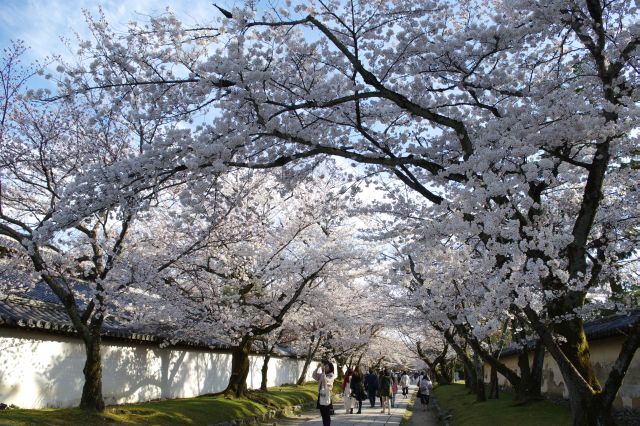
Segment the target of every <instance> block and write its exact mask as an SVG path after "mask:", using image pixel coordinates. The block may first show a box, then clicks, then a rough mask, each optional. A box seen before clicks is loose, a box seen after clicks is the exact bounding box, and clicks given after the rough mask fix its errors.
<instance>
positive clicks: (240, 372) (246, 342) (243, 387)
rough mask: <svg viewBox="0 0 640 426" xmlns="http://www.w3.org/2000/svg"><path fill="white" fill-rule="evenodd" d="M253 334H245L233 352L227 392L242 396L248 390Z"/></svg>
mask: <svg viewBox="0 0 640 426" xmlns="http://www.w3.org/2000/svg"><path fill="white" fill-rule="evenodd" d="M253 339H254V337H253V336H244V337H243V338H242V340H241V341H240V343H239V344H238V346H236V347H235V348H233V351H232V352H231V377H229V384H228V385H227V389H225V391H224V392H225V393H231V394H233V395H235V396H236V397H238V398H240V397H242V396H244V395H245V393H246V391H247V376H248V375H249V351H250V350H251V344H252V343H253Z"/></svg>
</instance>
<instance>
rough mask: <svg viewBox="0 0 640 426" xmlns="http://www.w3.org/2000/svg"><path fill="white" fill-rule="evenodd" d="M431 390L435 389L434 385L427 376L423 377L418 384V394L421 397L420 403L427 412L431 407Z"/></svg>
mask: <svg viewBox="0 0 640 426" xmlns="http://www.w3.org/2000/svg"><path fill="white" fill-rule="evenodd" d="M431 389H433V383H431V379H429V376H427V375H426V374H423V375H422V378H421V379H420V381H419V382H418V394H419V395H420V402H421V403H422V406H423V407H424V409H425V410H426V409H427V407H428V405H429V397H430V395H431Z"/></svg>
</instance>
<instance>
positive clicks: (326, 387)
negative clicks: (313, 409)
mask: <svg viewBox="0 0 640 426" xmlns="http://www.w3.org/2000/svg"><path fill="white" fill-rule="evenodd" d="M312 377H313V380H317V381H318V403H317V404H316V406H317V408H319V409H320V415H321V416H322V426H330V425H331V411H332V410H333V405H332V404H331V391H332V389H333V379H334V378H333V364H331V363H330V362H329V361H322V363H320V364H318V367H317V368H316V370H315V371H314V372H313V374H312Z"/></svg>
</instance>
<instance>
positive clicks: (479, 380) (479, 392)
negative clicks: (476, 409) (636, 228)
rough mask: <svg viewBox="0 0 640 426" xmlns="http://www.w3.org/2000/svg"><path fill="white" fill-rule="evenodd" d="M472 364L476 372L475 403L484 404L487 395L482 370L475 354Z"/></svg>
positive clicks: (481, 365)
mask: <svg viewBox="0 0 640 426" xmlns="http://www.w3.org/2000/svg"><path fill="white" fill-rule="evenodd" d="M473 364H474V367H475V372H476V402H485V401H486V400H487V393H486V388H485V386H484V368H483V364H482V361H481V360H480V356H479V355H478V354H477V353H474V355H473Z"/></svg>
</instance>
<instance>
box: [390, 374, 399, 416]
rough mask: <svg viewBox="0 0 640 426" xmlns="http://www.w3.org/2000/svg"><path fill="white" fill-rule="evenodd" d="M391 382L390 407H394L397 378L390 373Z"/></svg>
mask: <svg viewBox="0 0 640 426" xmlns="http://www.w3.org/2000/svg"><path fill="white" fill-rule="evenodd" d="M391 379H392V381H393V383H391V408H395V407H396V395H397V394H398V378H397V377H396V375H395V374H392V375H391Z"/></svg>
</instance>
